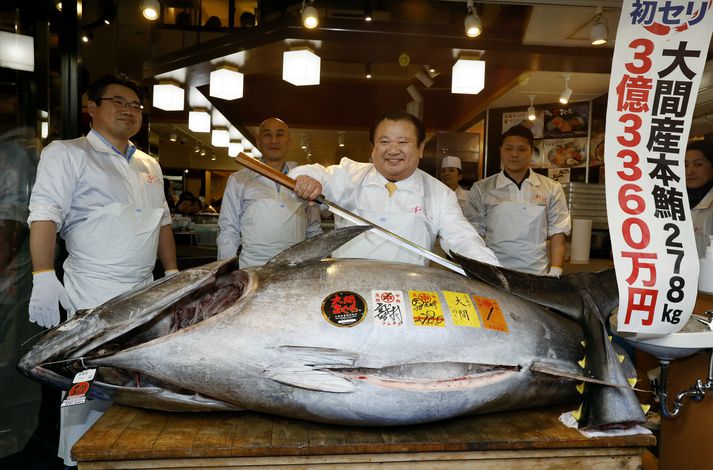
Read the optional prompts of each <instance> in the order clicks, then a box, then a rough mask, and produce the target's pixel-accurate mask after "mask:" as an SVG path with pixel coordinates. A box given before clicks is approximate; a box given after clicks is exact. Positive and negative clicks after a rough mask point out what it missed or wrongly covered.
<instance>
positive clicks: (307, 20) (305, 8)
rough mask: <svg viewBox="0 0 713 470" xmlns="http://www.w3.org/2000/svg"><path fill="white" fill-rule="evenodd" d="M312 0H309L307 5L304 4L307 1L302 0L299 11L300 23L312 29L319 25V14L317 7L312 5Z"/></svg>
mask: <svg viewBox="0 0 713 470" xmlns="http://www.w3.org/2000/svg"><path fill="white" fill-rule="evenodd" d="M313 1H314V0H310V2H309V5H305V4H306V3H307V2H306V0H302V10H301V11H300V13H301V14H302V25H304V27H305V28H307V29H314V28H316V27H317V25H319V15H318V14H317V9H316V8H315V7H314V6H312V2H313Z"/></svg>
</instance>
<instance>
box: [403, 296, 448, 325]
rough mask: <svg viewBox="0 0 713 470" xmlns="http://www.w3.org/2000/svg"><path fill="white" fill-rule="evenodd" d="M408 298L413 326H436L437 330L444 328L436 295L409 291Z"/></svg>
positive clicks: (444, 323)
mask: <svg viewBox="0 0 713 470" xmlns="http://www.w3.org/2000/svg"><path fill="white" fill-rule="evenodd" d="M408 297H409V303H410V304H411V314H412V315H413V323H414V325H416V326H436V327H439V328H443V327H445V326H446V322H445V320H444V319H443V309H442V308H441V301H440V300H439V299H438V293H436V292H426V291H420V290H410V291H408Z"/></svg>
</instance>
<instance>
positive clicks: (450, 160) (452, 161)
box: [441, 156, 463, 171]
mask: <svg viewBox="0 0 713 470" xmlns="http://www.w3.org/2000/svg"><path fill="white" fill-rule="evenodd" d="M441 168H458V169H459V170H461V171H463V167H462V166H461V164H460V158H458V157H451V156H448V157H443V161H442V162H441Z"/></svg>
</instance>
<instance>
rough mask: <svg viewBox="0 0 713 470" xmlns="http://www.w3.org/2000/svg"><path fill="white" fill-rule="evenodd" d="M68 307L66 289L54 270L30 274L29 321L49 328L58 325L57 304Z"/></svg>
mask: <svg viewBox="0 0 713 470" xmlns="http://www.w3.org/2000/svg"><path fill="white" fill-rule="evenodd" d="M58 304H62V307H64V308H65V309H68V308H69V297H68V296H67V291H66V290H65V289H64V286H63V285H62V283H61V282H59V279H57V274H55V272H54V271H41V272H38V273H37V274H33V275H32V295H31V296H30V321H31V322H34V323H37V324H38V325H40V326H42V327H45V328H51V327H53V326H57V325H59V305H58Z"/></svg>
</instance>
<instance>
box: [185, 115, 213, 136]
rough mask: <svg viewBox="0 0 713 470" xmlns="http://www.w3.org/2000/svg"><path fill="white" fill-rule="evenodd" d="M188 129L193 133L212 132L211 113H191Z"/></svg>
mask: <svg viewBox="0 0 713 470" xmlns="http://www.w3.org/2000/svg"><path fill="white" fill-rule="evenodd" d="M188 128H189V129H190V130H192V131H193V132H210V113H208V111H190V112H189V113H188Z"/></svg>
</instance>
